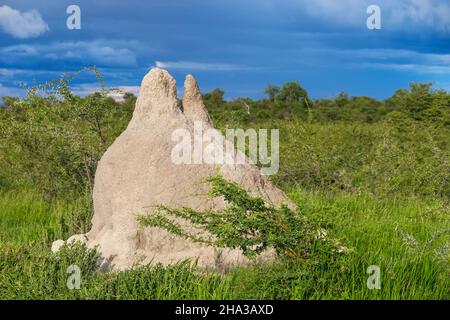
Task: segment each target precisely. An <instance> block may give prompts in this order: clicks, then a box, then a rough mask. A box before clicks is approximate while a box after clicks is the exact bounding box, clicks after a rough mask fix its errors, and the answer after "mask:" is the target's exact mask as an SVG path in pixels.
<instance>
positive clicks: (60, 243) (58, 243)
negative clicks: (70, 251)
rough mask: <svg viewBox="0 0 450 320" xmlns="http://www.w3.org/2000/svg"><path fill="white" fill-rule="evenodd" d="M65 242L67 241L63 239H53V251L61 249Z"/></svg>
mask: <svg viewBox="0 0 450 320" xmlns="http://www.w3.org/2000/svg"><path fill="white" fill-rule="evenodd" d="M64 243H65V242H64V241H63V240H56V241H53V243H52V252H53V253H57V252H58V251H59V250H60V249H61V247H62V246H63V245H64Z"/></svg>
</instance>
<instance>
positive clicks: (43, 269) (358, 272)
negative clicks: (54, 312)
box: [0, 190, 450, 299]
mask: <svg viewBox="0 0 450 320" xmlns="http://www.w3.org/2000/svg"><path fill="white" fill-rule="evenodd" d="M290 197H291V199H293V200H294V201H295V202H296V203H297V204H298V206H299V209H300V211H301V212H302V213H303V214H304V215H306V216H307V217H308V218H309V219H311V220H313V221H318V222H320V225H321V226H322V227H323V228H324V229H325V230H326V232H327V235H326V236H327V237H330V238H332V239H335V240H336V241H339V242H340V243H341V244H342V246H343V248H342V251H344V252H342V253H340V254H338V255H336V256H333V258H332V259H330V257H329V256H328V255H326V254H324V253H322V252H314V254H313V256H312V258H311V259H308V260H307V261H303V262H296V263H292V262H287V261H282V260H280V261H278V262H276V263H274V264H273V265H269V266H267V265H266V266H256V265H255V266H254V267H252V268H246V269H244V268H241V269H235V270H233V271H231V272H229V273H228V274H225V275H219V274H213V273H206V272H202V271H200V270H198V269H196V268H195V267H192V266H190V265H189V263H180V264H179V265H176V266H172V267H167V268H164V267H161V266H147V267H139V268H135V269H133V270H128V271H123V272H114V273H101V272H98V271H96V264H97V259H96V254H95V252H90V251H88V250H85V249H84V248H82V247H77V248H73V249H72V250H63V252H62V253H61V254H59V255H54V254H52V253H51V252H50V245H51V242H52V241H53V240H54V239H57V238H67V237H68V236H69V235H70V232H71V231H72V230H69V229H68V227H67V225H70V223H67V221H68V219H70V217H71V216H72V215H73V212H74V211H76V209H77V207H76V205H74V204H73V203H69V204H68V203H64V202H58V201H55V202H52V203H48V202H45V201H44V200H42V199H41V198H40V197H39V196H38V195H36V194H34V193H33V192H31V191H26V192H25V191H24V192H19V193H12V192H8V193H3V194H1V196H0V298H1V299H448V298H450V295H449V288H450V282H449V268H448V266H449V264H448V263H449V261H448V232H447V233H446V232H445V230H448V229H449V227H450V224H449V219H448V213H449V212H448V208H445V204H444V203H443V201H442V200H436V199H428V200H427V199H414V198H411V199H403V200H395V199H388V200H383V199H381V200H380V199H377V198H374V197H369V196H360V195H355V194H344V193H340V194H323V193H310V192H308V193H306V192H302V191H300V190H298V191H293V192H291V193H290ZM72 264H76V265H78V266H79V267H80V268H81V287H80V289H79V290H69V289H68V288H67V286H66V282H67V278H68V274H67V267H68V266H69V265H72ZM371 265H376V266H379V267H380V270H381V289H380V290H377V289H373V290H369V289H368V287H367V284H366V283H367V279H368V277H369V276H370V275H369V274H367V273H366V272H367V268H368V267H369V266H371Z"/></svg>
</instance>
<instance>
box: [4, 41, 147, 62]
mask: <svg viewBox="0 0 450 320" xmlns="http://www.w3.org/2000/svg"><path fill="white" fill-rule="evenodd" d="M138 47H139V45H138V42H137V41H120V40H103V39H97V40H92V41H63V42H53V43H50V44H37V45H13V46H9V47H4V48H0V62H1V61H2V60H3V61H4V63H5V64H6V63H10V62H11V61H18V62H19V64H20V65H22V63H21V62H22V61H24V62H26V63H27V62H29V59H30V57H33V58H32V59H33V61H36V63H39V64H43V62H46V63H52V64H53V63H55V62H62V63H64V64H75V65H82V66H86V65H94V64H95V65H97V66H112V67H134V66H136V64H137V60H136V54H135V53H134V52H133V51H132V50H130V48H131V49H134V50H137V49H138ZM20 59H22V60H20ZM24 59H25V60H24Z"/></svg>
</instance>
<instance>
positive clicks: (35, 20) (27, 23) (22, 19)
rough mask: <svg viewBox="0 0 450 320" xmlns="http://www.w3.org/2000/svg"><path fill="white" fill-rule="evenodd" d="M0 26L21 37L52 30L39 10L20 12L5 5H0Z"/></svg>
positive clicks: (8, 32)
mask: <svg viewBox="0 0 450 320" xmlns="http://www.w3.org/2000/svg"><path fill="white" fill-rule="evenodd" d="M0 27H1V29H2V30H3V31H4V32H5V33H7V34H9V35H11V36H13V37H14V38H19V39H26V38H35V37H38V36H40V35H41V34H43V33H45V32H47V31H49V30H50V29H49V27H48V25H47V23H46V22H45V21H44V20H43V19H42V17H41V14H40V13H39V12H38V11H37V10H34V9H33V10H30V11H27V12H20V11H18V10H15V9H13V8H11V7H9V6H5V5H4V6H0Z"/></svg>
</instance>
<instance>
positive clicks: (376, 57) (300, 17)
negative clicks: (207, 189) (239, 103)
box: [0, 0, 450, 99]
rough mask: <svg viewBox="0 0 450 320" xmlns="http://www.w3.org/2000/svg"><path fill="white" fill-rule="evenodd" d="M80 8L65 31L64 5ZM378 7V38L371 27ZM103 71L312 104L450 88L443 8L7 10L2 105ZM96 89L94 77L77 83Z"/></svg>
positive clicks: (245, 2) (357, 1)
mask: <svg viewBox="0 0 450 320" xmlns="http://www.w3.org/2000/svg"><path fill="white" fill-rule="evenodd" d="M71 4H76V5H78V6H79V7H80V8H81V30H68V29H67V27H66V20H67V17H68V14H66V8H67V7H68V6H69V5H71ZM371 4H376V5H378V6H379V7H380V8H381V23H382V28H381V30H369V29H368V28H367V27H366V20H367V18H368V16H369V15H368V14H367V12H366V10H367V7H368V6H369V5H371ZM91 65H96V66H97V67H98V68H99V69H100V70H101V72H102V73H103V75H104V78H105V81H106V85H107V86H111V87H121V88H123V90H124V91H131V92H137V90H138V86H139V84H140V81H141V79H142V77H143V76H144V75H145V73H146V72H148V70H149V69H150V68H151V67H153V66H160V67H162V68H166V69H168V70H169V71H170V72H171V74H172V75H173V76H174V77H175V78H176V80H177V83H178V85H179V87H180V89H179V91H180V94H181V93H182V88H181V86H182V83H183V80H184V77H185V75H186V74H188V73H192V74H194V75H195V76H196V78H197V79H198V81H199V83H200V87H201V89H202V91H204V92H206V91H209V90H212V89H214V88H216V87H220V88H223V89H224V90H225V92H226V96H227V97H228V98H233V97H244V96H249V97H253V98H258V97H261V96H263V91H264V88H265V87H266V86H267V85H268V84H279V85H280V84H283V83H284V82H286V81H293V80H298V81H299V82H300V83H301V84H302V85H303V86H304V87H305V88H306V89H307V90H308V92H309V93H310V95H311V96H312V97H314V98H319V97H333V96H336V95H337V94H338V93H339V92H341V91H346V92H348V93H349V94H350V95H367V96H372V97H376V98H381V99H383V98H386V97H389V96H390V95H392V94H393V92H394V91H395V90H396V89H400V88H406V87H408V83H409V82H410V81H416V82H433V83H434V84H435V87H436V88H443V89H445V90H450V77H449V74H450V1H448V0H396V1H391V0H367V1H366V0H339V1H338V0H314V1H306V0H238V1H236V0H221V1H218V0H202V1H199V0H189V1H186V0H163V1H160V0H151V1H145V2H144V1H136V0H129V1H114V0H95V1H92V0H91V1H64V0H59V1H41V0H14V1H9V0H1V1H0V96H3V95H19V94H21V93H22V91H21V89H19V83H27V84H30V85H31V84H33V83H42V82H44V81H47V80H50V79H55V78H58V77H59V76H60V74H61V73H62V72H64V71H76V70H78V69H80V68H82V67H84V66H91ZM73 88H74V90H75V91H76V92H77V93H79V94H87V93H89V92H92V91H93V90H95V88H96V83H95V79H94V77H93V76H91V75H87V74H86V75H83V76H80V77H79V78H77V79H76V80H75V81H74V83H73Z"/></svg>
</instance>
